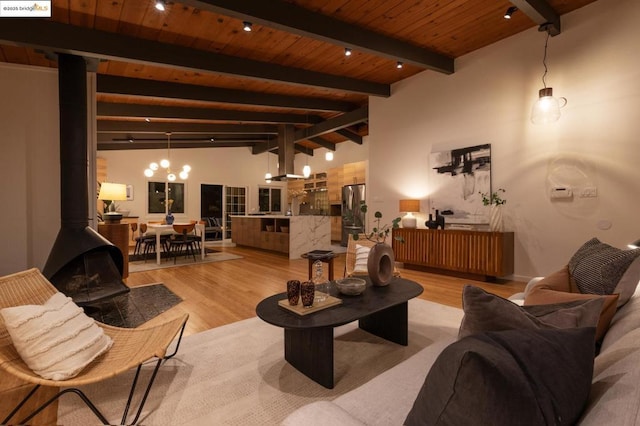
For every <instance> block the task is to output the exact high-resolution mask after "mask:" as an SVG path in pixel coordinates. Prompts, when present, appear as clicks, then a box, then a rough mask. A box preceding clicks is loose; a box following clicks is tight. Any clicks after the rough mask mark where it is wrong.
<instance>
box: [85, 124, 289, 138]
mask: <svg viewBox="0 0 640 426" xmlns="http://www.w3.org/2000/svg"><path fill="white" fill-rule="evenodd" d="M97 127H98V130H97V131H98V133H102V132H110V133H125V134H135V133H167V132H171V133H172V134H190V133H199V134H203V133H206V134H234V133H236V134H258V135H276V134H278V128H277V126H275V125H266V124H214V123H167V122H151V123H147V122H139V121H115V120H101V121H98V124H97Z"/></svg>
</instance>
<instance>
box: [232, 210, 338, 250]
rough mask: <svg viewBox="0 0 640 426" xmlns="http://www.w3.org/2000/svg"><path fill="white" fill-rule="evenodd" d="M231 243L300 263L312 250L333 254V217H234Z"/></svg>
mask: <svg viewBox="0 0 640 426" xmlns="http://www.w3.org/2000/svg"><path fill="white" fill-rule="evenodd" d="M231 239H232V241H233V242H234V243H236V244H237V245H239V246H246V247H255V248H259V249H263V250H270V251H276V252H280V253H284V254H287V255H288V256H289V259H299V258H300V256H301V255H303V254H304V253H307V252H310V251H312V250H331V221H330V217H329V216H312V215H300V216H284V215H264V216H260V215H256V216H231Z"/></svg>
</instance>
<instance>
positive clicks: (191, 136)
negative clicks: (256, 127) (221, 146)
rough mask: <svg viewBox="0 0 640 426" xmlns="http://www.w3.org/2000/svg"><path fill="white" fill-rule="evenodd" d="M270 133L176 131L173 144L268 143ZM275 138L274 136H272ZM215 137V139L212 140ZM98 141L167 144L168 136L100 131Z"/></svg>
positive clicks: (172, 137) (154, 133)
mask: <svg viewBox="0 0 640 426" xmlns="http://www.w3.org/2000/svg"><path fill="white" fill-rule="evenodd" d="M268 138H269V135H263V134H260V133H174V132H172V134H171V146H173V145H174V143H175V144H178V145H179V144H180V143H182V142H193V141H201V142H203V141H204V142H207V143H209V145H210V146H215V143H216V142H221V141H249V140H250V141H252V142H264V143H265V144H266V143H267V140H268ZM271 138H273V136H271ZM212 139H213V140H212ZM98 142H128V143H139V142H157V143H161V144H163V145H164V146H165V147H166V146H167V136H166V134H164V133H159V132H149V133H125V132H98Z"/></svg>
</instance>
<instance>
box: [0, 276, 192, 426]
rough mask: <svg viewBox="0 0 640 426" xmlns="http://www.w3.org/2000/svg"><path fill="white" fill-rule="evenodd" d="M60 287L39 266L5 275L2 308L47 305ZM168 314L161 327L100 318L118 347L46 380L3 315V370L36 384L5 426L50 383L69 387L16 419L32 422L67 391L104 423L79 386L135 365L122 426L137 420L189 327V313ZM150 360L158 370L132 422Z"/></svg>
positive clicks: (0, 363) (0, 342)
mask: <svg viewBox="0 0 640 426" xmlns="http://www.w3.org/2000/svg"><path fill="white" fill-rule="evenodd" d="M57 291H58V290H57V289H56V288H55V287H54V286H53V285H52V284H51V283H50V282H49V281H48V280H47V279H46V278H45V277H44V275H42V274H41V273H40V271H39V270H37V269H30V270H27V271H23V272H18V273H15V274H12V275H7V276H5V277H1V278H0V308H5V307H10V306H21V305H27V304H43V303H44V302H46V301H47V300H48V299H49V298H50V297H51V296H52V295H53V294H54V293H56V292H57ZM165 314H166V317H167V319H166V320H165V321H164V322H162V323H157V322H156V324H158V325H145V324H143V325H141V326H140V327H137V328H118V327H112V326H109V325H106V324H101V323H99V322H98V323H97V324H98V326H99V327H101V328H103V329H104V331H105V333H106V334H107V335H109V336H110V337H111V339H113V346H112V347H111V349H110V350H109V351H107V352H106V353H105V354H103V355H101V356H100V357H98V358H96V359H95V360H94V361H93V362H92V363H91V364H89V365H88V366H87V367H86V368H85V369H84V370H82V371H81V372H80V374H78V375H77V376H76V377H73V378H71V379H69V380H63V381H56V380H48V379H44V378H42V377H40V376H38V375H37V374H35V373H34V372H33V371H31V369H30V368H29V367H28V366H27V365H26V364H25V363H24V361H22V359H21V358H20V355H19V354H18V352H17V351H16V349H15V348H14V346H13V344H12V342H11V338H10V336H9V334H8V332H7V329H6V327H5V324H4V321H3V319H2V316H0V369H2V370H4V371H5V372H6V373H8V374H11V375H13V376H15V377H17V378H18V379H20V380H23V381H25V382H27V383H31V384H33V385H35V386H34V388H33V389H32V390H31V392H30V393H29V394H28V395H27V396H26V397H25V398H24V400H23V401H22V402H20V403H19V404H18V406H17V407H16V408H15V409H14V410H13V411H12V412H11V413H9V415H8V416H7V417H6V418H5V419H4V420H3V421H2V422H1V424H7V423H9V421H10V419H11V418H12V417H13V416H14V415H15V414H16V413H17V412H18V410H20V408H21V407H22V406H23V405H24V404H25V403H26V402H27V401H28V400H29V399H30V398H31V396H33V395H34V394H35V392H36V391H37V390H38V388H39V387H40V386H51V387H56V388H61V387H64V388H65V389H64V390H62V391H61V392H59V393H57V394H56V395H55V396H54V397H52V398H51V399H50V400H48V401H46V402H45V403H44V404H42V405H41V406H40V407H38V408H37V409H36V410H34V411H33V412H32V413H31V414H30V415H29V416H27V417H26V418H24V419H21V420H20V421H19V422H11V423H14V424H15V423H18V424H26V423H28V422H29V421H30V420H31V419H32V418H33V417H34V416H35V415H37V414H38V413H39V412H41V411H42V410H43V409H44V408H46V407H47V406H48V405H49V404H51V403H52V402H53V401H55V400H56V399H57V398H59V397H60V396H62V395H63V394H65V393H68V392H72V393H75V394H76V395H78V396H79V397H80V398H82V400H83V401H84V402H85V404H86V405H87V406H88V407H89V408H90V409H91V410H92V411H93V413H94V414H95V415H96V416H97V417H98V418H99V419H100V421H102V424H109V422H108V421H107V419H106V418H105V417H104V415H103V414H102V413H101V412H100V411H99V410H98V408H97V407H96V406H95V405H94V404H93V403H92V402H91V401H90V400H89V399H88V398H87V396H86V395H85V394H84V393H83V392H82V391H81V390H80V389H78V388H77V386H82V385H87V384H90V383H96V382H100V381H102V380H105V379H107V378H110V377H113V376H116V375H118V374H120V373H123V372H125V371H127V370H129V369H131V368H133V367H137V369H138V370H137V372H136V374H135V377H134V379H133V383H132V385H131V391H130V394H129V399H128V401H127V404H126V407H125V408H124V413H123V416H122V422H121V424H135V423H136V422H137V420H138V417H139V416H140V413H141V412H142V409H143V407H144V404H145V402H146V399H147V396H148V394H149V391H150V389H151V386H152V385H153V381H154V380H155V377H156V373H157V371H158V369H159V368H160V365H161V363H162V361H163V360H165V359H168V358H171V357H172V356H174V355H175V354H176V352H177V351H178V347H179V345H180V339H181V338H182V332H183V331H184V326H185V324H186V322H187V318H188V315H187V314H181V315H179V316H177V315H175V314H171V313H169V312H167V313H165ZM163 315H164V314H163ZM176 336H178V340H177V342H176V347H175V350H174V351H173V353H172V354H170V355H167V349H168V347H169V345H170V344H171V342H172V341H173V340H174V338H175V337H176ZM149 360H155V369H154V371H153V374H152V375H151V378H150V379H149V383H148V384H147V388H146V390H145V391H144V396H143V397H142V399H141V402H140V406H139V408H138V410H137V412H136V414H135V417H134V419H133V420H131V421H128V420H127V415H128V412H129V408H130V405H131V401H132V398H133V395H134V393H135V389H136V383H137V380H138V375H139V373H140V369H141V367H142V364H143V363H145V362H146V361H149Z"/></svg>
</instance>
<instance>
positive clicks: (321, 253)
mask: <svg viewBox="0 0 640 426" xmlns="http://www.w3.org/2000/svg"><path fill="white" fill-rule="evenodd" d="M336 256H337V255H336V254H335V253H334V252H332V251H331V250H313V251H310V252H308V253H304V254H302V257H303V258H306V259H309V280H311V279H313V264H314V263H315V261H316V260H319V261H321V262H322V263H327V264H328V265H329V281H333V259H334V258H335V257H336Z"/></svg>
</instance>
